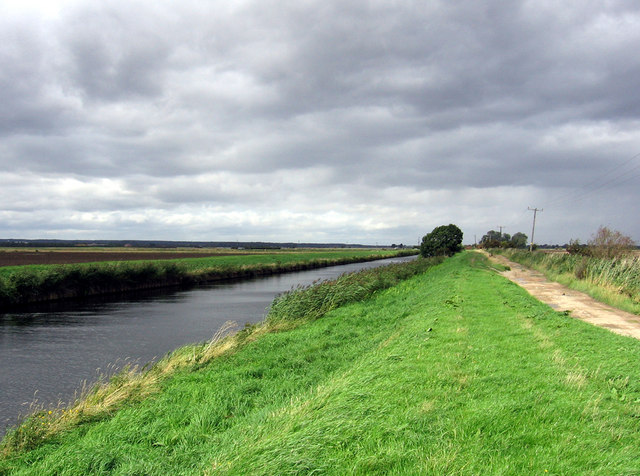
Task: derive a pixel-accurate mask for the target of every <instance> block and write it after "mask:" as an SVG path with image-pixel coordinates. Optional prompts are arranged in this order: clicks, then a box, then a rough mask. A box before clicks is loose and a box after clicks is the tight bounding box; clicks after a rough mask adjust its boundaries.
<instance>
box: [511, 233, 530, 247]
mask: <svg viewBox="0 0 640 476" xmlns="http://www.w3.org/2000/svg"><path fill="white" fill-rule="evenodd" d="M527 239H528V237H527V235H525V234H524V233H521V232H518V233H516V234H514V235H513V236H512V237H511V242H510V245H511V247H512V248H526V247H527Z"/></svg>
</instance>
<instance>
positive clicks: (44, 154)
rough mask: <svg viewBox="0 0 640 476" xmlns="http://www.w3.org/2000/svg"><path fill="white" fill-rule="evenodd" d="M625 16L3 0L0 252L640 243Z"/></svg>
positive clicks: (637, 77)
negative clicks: (484, 239)
mask: <svg viewBox="0 0 640 476" xmlns="http://www.w3.org/2000/svg"><path fill="white" fill-rule="evenodd" d="M639 50H640V5H639V4H638V2H637V1H636V0H629V1H623V0H619V1H615V0H611V1H607V2H602V1H600V0H597V1H596V0H594V1H590V0H576V1H558V0H553V1H546V0H532V1H516V0H514V1H483V2H476V1H425V2H393V1H386V0H385V1H382V0H381V1H369V2H366V1H360V0H350V1H348V2H346V1H331V0H322V1H320V0H318V1H315V0H309V1H300V0H295V1H269V0H256V1H226V0H225V1H210V2H202V1H191V0H181V1H180V2H173V1H158V0H154V1H152V2H151V1H150V2H145V1H117V0H116V1H110V2H89V1H79V2H61V3H56V2H46V3H43V4H39V3H38V2H33V1H32V2H29V1H26V0H22V1H19V2H18V1H16V2H13V1H6V0H5V1H3V0H0V104H1V105H2V106H1V108H0V180H1V182H0V183H1V184H2V187H1V188H0V238H63V239H64V238H66V239H98V238H101V239H169V240H268V241H306V242H308V241H313V242H359V243H368V244H376V243H379V244H390V243H400V242H403V243H405V244H415V243H417V242H418V240H419V239H420V237H421V236H422V235H424V234H425V233H427V232H429V231H431V229H433V228H434V227H435V226H437V225H441V224H448V223H456V224H457V225H458V226H460V227H461V228H462V230H463V231H464V232H465V243H473V241H474V236H477V239H478V240H479V239H480V237H481V236H482V234H484V233H486V232H487V231H488V230H490V229H498V228H497V227H498V226H504V227H505V228H504V231H505V232H508V233H511V234H513V233H515V232H517V231H522V232H525V233H526V234H527V235H530V234H531V222H532V218H533V213H532V212H531V211H528V210H527V208H528V207H537V208H543V209H544V211H543V212H542V213H539V214H538V221H537V226H536V242H538V243H560V244H562V243H565V242H567V241H569V239H571V238H581V239H582V240H583V241H584V240H587V239H588V238H589V237H590V235H591V234H592V233H593V232H595V230H596V229H597V227H598V226H599V225H608V226H611V227H613V228H616V229H619V230H620V231H622V232H624V233H626V234H629V235H631V236H632V237H633V238H634V239H635V240H636V241H640V221H639V220H638V205H637V204H638V203H640V187H638V181H639V179H640V155H638V154H639V153H640V128H639V126H640V88H639V87H638V84H639V81H640V54H639Z"/></svg>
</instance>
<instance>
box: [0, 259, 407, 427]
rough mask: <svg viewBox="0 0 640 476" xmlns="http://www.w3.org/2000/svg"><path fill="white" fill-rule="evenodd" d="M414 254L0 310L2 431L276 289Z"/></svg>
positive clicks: (258, 310) (262, 301) (203, 333)
mask: <svg viewBox="0 0 640 476" xmlns="http://www.w3.org/2000/svg"><path fill="white" fill-rule="evenodd" d="M412 258H413V257H408V258H392V259H385V260H380V261H371V262H366V263H354V264H349V265H343V266H332V267H328V268H320V269H315V270H311V271H302V272H295V273H286V274H280V275H276V276H270V277H266V278H257V279H251V280H243V281H238V282H228V283H216V284H210V285H206V286H200V287H196V288H191V289H187V290H175V289H174V290H163V291H155V292H145V293H136V294H135V295H133V296H131V295H130V296H128V297H127V298H122V297H119V298H116V299H114V298H113V297H106V298H101V299H91V300H83V301H73V302H63V303H55V304H49V305H39V306H37V307H33V308H31V309H28V310H24V311H21V312H7V313H0V436H2V435H3V434H4V433H5V432H6V429H7V428H8V427H9V426H13V425H15V424H16V422H17V421H18V417H19V415H24V414H26V413H29V412H30V408H31V406H32V405H33V404H34V403H36V404H40V405H44V406H47V407H48V406H51V405H56V404H58V403H61V402H62V403H63V402H69V401H70V400H73V398H74V395H75V394H76V392H78V391H79V390H81V389H82V387H83V385H84V384H86V383H89V384H90V383H92V382H95V381H96V380H97V379H98V377H99V376H100V375H103V374H109V373H112V372H113V370H114V369H115V368H118V367H122V365H123V364H124V363H126V362H133V363H140V364H144V363H147V362H150V361H153V360H157V359H158V358H159V357H162V356H163V355H165V354H166V353H167V352H170V351H171V350H173V349H176V348H178V347H180V346H183V345H186V344H190V343H194V342H203V341H206V340H209V339H210V338H211V337H212V336H213V335H214V334H215V333H216V331H217V330H218V329H219V328H220V327H221V326H222V325H223V324H224V323H225V322H226V321H234V322H237V323H238V324H239V327H241V326H242V325H244V324H245V323H249V322H258V321H260V320H262V319H263V318H264V316H265V313H266V310H267V308H268V306H269V305H270V304H271V302H272V301H273V299H274V297H275V296H276V295H277V294H279V293H282V292H284V291H287V290H289V289H291V288H292V287H295V286H297V285H308V284H311V283H313V282H314V281H316V280H326V279H332V278H335V277H337V276H339V275H341V274H343V273H348V272H352V271H357V270H361V269H368V268H374V267H378V266H382V265H384V264H389V263H393V262H400V261H405V260H407V259H412Z"/></svg>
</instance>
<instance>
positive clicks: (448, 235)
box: [420, 224, 462, 258]
mask: <svg viewBox="0 0 640 476" xmlns="http://www.w3.org/2000/svg"><path fill="white" fill-rule="evenodd" d="M461 249H462V230H461V229H460V228H458V227H457V226H456V225H452V224H449V225H442V226H437V227H435V228H434V229H433V231H432V232H431V233H427V234H426V235H425V236H424V237H423V238H422V244H421V245H420V255H421V256H423V257H425V258H427V257H429V256H442V255H444V256H451V255H453V254H455V253H457V252H458V251H460V250H461Z"/></svg>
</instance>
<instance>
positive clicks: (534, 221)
mask: <svg viewBox="0 0 640 476" xmlns="http://www.w3.org/2000/svg"><path fill="white" fill-rule="evenodd" d="M527 210H531V211H533V228H532V229H531V243H530V244H529V251H533V235H534V234H535V232H536V215H537V214H538V212H542V211H544V210H543V209H542V208H540V209H538V208H531V207H527Z"/></svg>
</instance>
